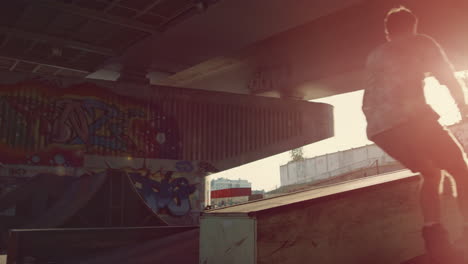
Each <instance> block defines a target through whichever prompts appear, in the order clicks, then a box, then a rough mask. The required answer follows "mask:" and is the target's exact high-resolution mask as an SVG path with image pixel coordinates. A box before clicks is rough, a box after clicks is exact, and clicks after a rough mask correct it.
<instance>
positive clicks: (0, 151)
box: [0, 81, 180, 166]
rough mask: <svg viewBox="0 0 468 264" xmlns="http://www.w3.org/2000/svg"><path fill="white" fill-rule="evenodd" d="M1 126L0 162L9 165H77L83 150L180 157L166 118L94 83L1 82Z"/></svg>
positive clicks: (171, 122)
mask: <svg viewBox="0 0 468 264" xmlns="http://www.w3.org/2000/svg"><path fill="white" fill-rule="evenodd" d="M0 124H1V125H0V160H1V161H2V162H3V163H8V164H29V165H42V166H51V165H52V166H81V165H82V162H83V156H84V155H87V154H97V155H106V156H132V157H146V158H165V159H177V158H179V156H180V142H179V133H178V128H177V123H176V121H175V120H174V119H173V118H172V117H171V116H168V115H166V114H164V113H162V111H161V110H160V108H159V107H158V105H156V104H154V103H149V102H142V101H138V100H135V99H130V98H127V97H123V96H119V95H116V94H112V93H110V92H109V91H107V90H106V89H104V88H101V87H98V86H96V85H95V84H80V85H76V86H74V87H68V88H62V87H58V86H57V85H56V84H53V83H49V82H37V81H34V82H33V81H30V82H25V83H19V84H16V85H3V86H0Z"/></svg>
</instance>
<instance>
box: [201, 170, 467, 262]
mask: <svg viewBox="0 0 468 264" xmlns="http://www.w3.org/2000/svg"><path fill="white" fill-rule="evenodd" d="M445 182H448V181H445ZM419 186H420V177H419V176H418V175H416V174H414V173H411V172H410V171H408V170H403V171H397V172H394V173H389V174H383V175H378V176H374V177H368V178H365V179H360V180H354V181H349V182H345V183H341V184H335V185H330V186H325V187H322V188H318V189H313V190H307V191H301V192H296V193H292V194H287V195H283V196H279V197H274V198H270V199H265V200H260V201H254V202H250V203H245V204H241V205H237V206H232V207H228V208H223V209H218V210H212V211H209V212H205V213H204V214H203V215H202V218H201V227H200V233H201V239H200V241H201V245H200V263H206V264H209V263H232V264H235V263H246V264H248V263H321V264H331V263H333V264H338V263H340V264H341V263H346V264H366V263H379V264H397V263H402V262H404V261H407V260H409V259H412V258H414V257H416V256H420V255H422V254H424V247H423V241H422V239H421V235H420V230H421V226H422V223H423V222H422V216H421V212H420V209H419V195H418V192H419ZM446 189H448V188H446ZM442 197H443V199H442V200H443V205H442V206H443V208H444V210H445V212H444V222H446V223H447V224H448V225H449V227H450V231H451V234H452V235H453V239H456V238H457V237H456V233H457V230H459V228H460V223H459V221H458V220H459V217H458V214H456V213H455V211H456V210H454V209H455V206H454V205H455V201H454V199H453V198H452V197H451V195H450V194H449V193H446V194H444V195H443V196H442Z"/></svg>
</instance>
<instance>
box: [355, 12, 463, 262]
mask: <svg viewBox="0 0 468 264" xmlns="http://www.w3.org/2000/svg"><path fill="white" fill-rule="evenodd" d="M384 24H385V34H386V38H387V42H386V43H384V44H382V45H380V46H378V47H376V48H375V49H374V50H373V51H372V52H371V53H370V54H369V56H368V57H367V62H366V72H367V80H366V87H365V92H364V98H363V105H362V110H363V112H364V115H365V116H366V119H367V136H368V138H369V139H370V140H371V141H373V142H374V143H375V144H376V145H377V146H379V147H380V148H382V149H383V150H384V151H385V152H386V153H387V154H389V155H390V156H392V157H393V158H395V159H396V160H398V161H399V162H400V163H402V164H403V165H404V166H405V167H407V168H408V169H410V170H411V171H413V172H419V173H420V174H421V175H422V178H423V183H422V186H421V191H420V206H421V209H422V214H423V217H424V226H423V228H422V235H423V238H424V241H425V246H426V249H427V251H428V252H432V253H434V254H436V255H437V254H439V253H440V254H442V253H441V252H442V251H445V252H447V250H449V251H450V250H451V249H452V248H453V247H452V245H451V244H450V242H449V239H448V234H447V231H446V229H445V228H444V227H443V225H441V223H440V201H439V192H438V189H439V183H440V177H441V170H446V171H447V172H448V173H449V174H451V175H452V176H453V177H454V178H455V180H456V182H457V188H458V193H459V196H458V198H457V200H458V208H459V210H460V212H461V214H462V217H463V221H464V223H465V228H464V230H465V233H466V234H468V192H467V190H466V189H467V188H468V163H467V158H466V154H465V152H464V150H463V148H462V147H461V145H460V143H459V142H458V141H457V140H456V138H455V137H454V136H453V134H452V133H451V132H450V131H449V130H448V129H447V128H445V127H444V126H441V125H440V124H439V122H438V119H439V118H440V117H439V115H438V114H437V113H436V112H435V111H434V110H433V109H432V108H431V106H430V105H428V104H427V102H426V99H425V96H424V78H425V77H426V76H428V74H431V75H433V76H434V77H435V78H436V79H437V80H438V81H439V82H440V83H442V84H444V85H446V86H447V87H448V89H449V91H450V93H451V95H452V97H453V98H454V100H455V102H456V104H457V106H458V108H459V110H460V112H461V115H462V119H465V118H466V115H467V113H468V107H467V104H466V93H465V90H466V87H465V85H464V83H463V82H461V81H459V80H457V78H456V77H455V71H454V68H453V66H452V64H451V63H450V61H449V60H448V58H447V56H446V55H445V52H444V51H443V49H442V48H441V46H440V45H439V44H438V43H437V42H436V41H435V40H434V39H433V38H431V37H429V36H427V35H423V34H419V33H418V32H417V26H418V18H417V17H416V16H415V15H414V14H413V12H412V11H411V10H410V9H408V8H406V7H403V6H401V7H398V8H393V9H391V10H390V11H389V12H388V13H387V15H386V17H385V20H384ZM437 252H438V253H437Z"/></svg>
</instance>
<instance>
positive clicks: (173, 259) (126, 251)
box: [79, 229, 199, 264]
mask: <svg viewBox="0 0 468 264" xmlns="http://www.w3.org/2000/svg"><path fill="white" fill-rule="evenodd" d="M198 259H199V229H193V230H190V231H187V232H180V233H177V234H174V235H171V236H167V237H165V238H164V239H157V240H151V241H147V242H144V243H138V244H134V245H131V246H128V247H124V248H120V249H117V250H114V251H112V252H109V253H105V254H101V255H99V256H96V257H92V258H85V259H82V260H80V261H79V263H80V264H107V263H112V264H127V263H139V264H154V263H184V264H196V263H198Z"/></svg>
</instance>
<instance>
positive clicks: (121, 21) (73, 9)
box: [20, 0, 158, 34]
mask: <svg viewBox="0 0 468 264" xmlns="http://www.w3.org/2000/svg"><path fill="white" fill-rule="evenodd" d="M20 1H23V2H28V3H31V4H34V5H41V6H44V7H48V8H56V9H59V10H60V11H63V12H67V13H70V14H75V15H78V16H82V17H87V18H90V19H94V20H99V21H103V22H106V23H109V24H113V25H118V26H121V27H126V28H131V29H134V30H138V31H143V32H146V33H150V34H156V33H158V31H157V30H156V29H155V28H154V27H152V26H150V25H147V24H145V23H141V22H138V21H135V20H132V19H125V18H121V17H116V16H112V15H109V14H107V13H104V12H99V11H93V10H90V9H87V8H81V7H77V6H75V5H71V4H63V3H61V2H58V1H51V0H20Z"/></svg>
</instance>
